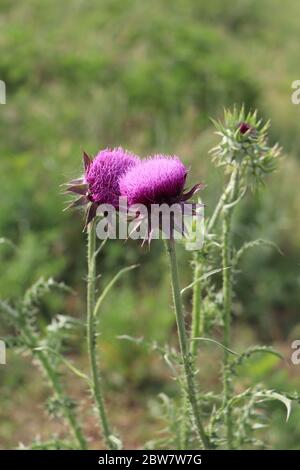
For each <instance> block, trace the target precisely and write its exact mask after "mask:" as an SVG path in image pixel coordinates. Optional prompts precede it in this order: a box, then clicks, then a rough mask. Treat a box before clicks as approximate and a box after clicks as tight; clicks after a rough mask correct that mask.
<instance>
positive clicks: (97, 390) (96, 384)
mask: <svg viewBox="0 0 300 470" xmlns="http://www.w3.org/2000/svg"><path fill="white" fill-rule="evenodd" d="M95 252H96V231H95V223H94V222H91V223H90V225H89V227H88V255H87V258H88V259H87V261H88V281H87V347H88V354H89V362H90V372H91V379H92V386H91V388H92V394H93V397H94V400H95V404H96V408H97V411H98V415H99V423H100V427H101V429H102V432H103V436H104V440H105V443H106V445H107V447H108V448H109V449H110V450H114V449H115V446H114V445H113V442H112V440H111V431H110V426H109V423H108V419H107V414H106V410H105V405H104V399H103V392H102V384H101V376H100V371H99V369H98V365H97V352H96V319H95V316H94V309H95V302H96V256H95Z"/></svg>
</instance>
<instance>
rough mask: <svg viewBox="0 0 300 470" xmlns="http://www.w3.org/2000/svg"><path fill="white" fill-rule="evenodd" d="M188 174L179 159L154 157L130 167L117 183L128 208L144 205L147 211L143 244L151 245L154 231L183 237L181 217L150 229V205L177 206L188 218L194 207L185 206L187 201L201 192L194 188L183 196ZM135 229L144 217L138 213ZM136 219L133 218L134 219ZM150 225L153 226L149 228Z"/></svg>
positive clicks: (199, 186) (197, 187) (198, 186)
mask: <svg viewBox="0 0 300 470" xmlns="http://www.w3.org/2000/svg"><path fill="white" fill-rule="evenodd" d="M187 173H188V170H187V168H186V167H185V165H184V164H183V163H182V162H181V160H180V159H179V158H178V157H175V156H166V155H154V156H152V157H148V158H147V159H145V160H144V161H141V163H139V164H138V165H136V166H134V167H132V168H131V169H130V170H129V171H128V172H126V174H125V175H124V176H123V177H122V178H121V179H120V192H121V195H122V196H123V197H126V198H127V201H128V205H129V207H130V206H135V207H136V206H137V207H138V206H139V205H143V206H145V207H146V208H147V212H148V213H147V216H146V217H147V220H148V224H147V226H148V232H147V233H146V234H145V238H144V241H145V240H148V242H150V241H151V236H152V233H153V232H154V230H156V229H158V230H161V231H165V230H164V228H166V231H167V232H168V233H173V230H174V229H175V230H177V231H179V232H181V233H182V234H184V233H185V226H184V221H183V217H181V220H180V222H179V224H177V223H176V220H175V219H173V220H169V219H168V220H167V223H165V224H164V221H161V220H159V221H157V222H158V224H157V226H153V219H152V218H151V217H150V216H151V212H150V211H151V205H158V206H161V205H163V204H164V205H165V204H166V205H168V206H173V205H174V204H179V205H180V208H181V211H182V213H183V212H184V209H185V210H186V211H187V210H188V211H189V215H193V211H194V210H195V204H190V205H189V207H187V206H188V200H189V199H190V198H191V197H192V196H193V195H194V194H195V193H196V192H197V191H198V190H200V189H202V187H203V186H202V185H201V184H197V185H195V186H194V187H192V188H191V189H190V190H189V191H187V192H185V191H184V187H185V182H186V178H187ZM134 214H137V215H136V222H137V226H138V225H139V224H141V223H142V222H143V220H144V219H145V215H140V212H139V210H137V211H136V212H135V211H134ZM133 217H135V216H133ZM151 224H152V225H151Z"/></svg>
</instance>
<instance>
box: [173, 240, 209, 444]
mask: <svg viewBox="0 0 300 470" xmlns="http://www.w3.org/2000/svg"><path fill="white" fill-rule="evenodd" d="M166 247H167V252H168V255H169V262H170V270H171V283H172V292H173V301H174V307H175V314H176V323H177V330H178V337H179V344H180V351H181V356H182V362H183V366H184V374H185V382H186V388H187V396H188V400H189V402H190V405H191V409H192V412H193V417H194V421H195V425H196V429H197V433H198V436H199V439H200V442H201V444H202V445H203V447H204V448H205V449H209V448H210V442H209V439H208V436H207V435H206V432H205V429H204V426H203V424H202V419H201V416H200V410H199V407H198V403H197V397H196V391H195V383H194V373H193V361H192V358H191V355H190V352H189V347H188V338H187V333H186V327H185V323H184V315H183V308H182V301H181V295H180V286H179V276H178V266H177V260H176V252H175V245H174V240H173V239H171V240H166Z"/></svg>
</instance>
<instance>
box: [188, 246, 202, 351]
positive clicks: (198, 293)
mask: <svg viewBox="0 0 300 470" xmlns="http://www.w3.org/2000/svg"><path fill="white" fill-rule="evenodd" d="M193 261H194V281H196V280H197V282H195V284H194V287H193V310H192V329H191V338H197V337H199V336H202V335H203V334H204V322H205V318H204V315H203V311H202V310H201V303H202V302H201V301H202V285H201V281H200V280H199V279H200V278H201V273H202V266H201V255H200V253H199V251H196V252H195V253H194V260H193ZM197 347H198V346H197V342H196V341H191V343H190V352H191V354H192V356H193V357H194V358H196V355H197Z"/></svg>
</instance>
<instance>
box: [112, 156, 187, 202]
mask: <svg viewBox="0 0 300 470" xmlns="http://www.w3.org/2000/svg"><path fill="white" fill-rule="evenodd" d="M186 176H187V168H186V167H185V166H184V165H183V163H182V162H181V161H180V160H179V158H177V157H167V156H164V155H155V156H154V157H149V158H147V159H146V160H144V161H141V163H140V164H139V165H137V166H136V167H134V168H131V169H130V170H129V171H128V172H126V174H125V175H124V176H123V177H122V178H121V179H120V191H121V194H122V196H126V197H127V199H128V204H129V205H133V204H144V205H145V206H149V205H150V204H163V203H166V204H170V205H171V204H172V203H173V202H177V201H178V200H179V199H180V196H181V195H182V194H183V189H184V185H185V180H186Z"/></svg>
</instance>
